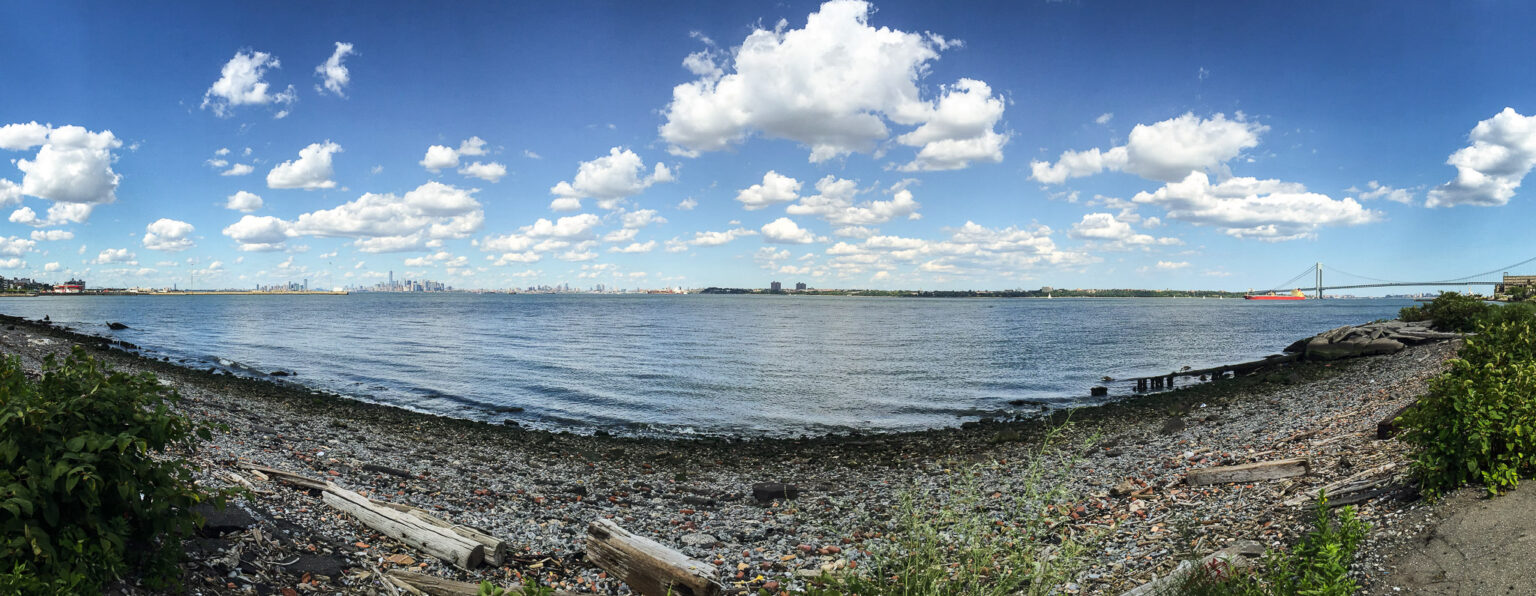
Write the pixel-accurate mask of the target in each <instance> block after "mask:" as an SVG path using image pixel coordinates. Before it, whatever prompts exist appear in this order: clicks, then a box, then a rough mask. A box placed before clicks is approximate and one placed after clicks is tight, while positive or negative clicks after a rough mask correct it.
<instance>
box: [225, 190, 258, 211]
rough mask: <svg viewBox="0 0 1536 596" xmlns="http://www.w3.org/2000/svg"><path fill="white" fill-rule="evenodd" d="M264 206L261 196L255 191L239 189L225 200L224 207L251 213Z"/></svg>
mask: <svg viewBox="0 0 1536 596" xmlns="http://www.w3.org/2000/svg"><path fill="white" fill-rule="evenodd" d="M261 206H262V201H261V196H260V195H257V194H256V193H253V192H247V191H243V190H242V191H239V192H236V193H235V194H232V195H229V197H228V198H227V199H225V201H224V208H225V209H230V210H233V211H241V212H245V213H250V212H252V211H255V210H257V209H260V208H261Z"/></svg>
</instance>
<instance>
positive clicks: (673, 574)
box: [587, 519, 720, 596]
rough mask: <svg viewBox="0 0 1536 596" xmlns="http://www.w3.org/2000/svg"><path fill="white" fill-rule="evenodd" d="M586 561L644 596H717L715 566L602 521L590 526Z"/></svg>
mask: <svg viewBox="0 0 1536 596" xmlns="http://www.w3.org/2000/svg"><path fill="white" fill-rule="evenodd" d="M587 561H589V562H591V563H592V564H593V565H596V566H598V567H600V568H602V569H604V570H606V571H607V572H609V573H612V574H613V575H614V576H615V577H618V578H619V579H620V580H623V582H624V583H626V584H629V587H630V589H632V590H634V591H635V592H638V593H640V594H642V595H643V596H667V595H668V594H672V595H675V596H716V595H718V594H719V593H720V586H719V584H716V583H715V577H716V571H715V568H714V566H712V565H708V564H706V563H703V562H700V561H695V560H693V559H690V558H688V557H687V556H686V555H684V554H682V553H680V552H677V551H675V550H672V549H670V548H667V547H665V546H662V545H661V544H660V543H658V542H656V541H655V540H651V539H649V538H644V537H641V536H636V535H634V534H631V533H630V532H629V531H628V530H625V529H624V528H621V527H619V525H618V524H616V523H613V520H608V519H599V520H596V521H593V522H592V523H591V524H590V525H588V526H587Z"/></svg>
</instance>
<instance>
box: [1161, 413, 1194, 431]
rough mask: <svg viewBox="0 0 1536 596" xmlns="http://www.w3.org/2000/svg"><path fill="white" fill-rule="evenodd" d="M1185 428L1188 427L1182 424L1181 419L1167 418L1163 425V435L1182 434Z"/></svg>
mask: <svg viewBox="0 0 1536 596" xmlns="http://www.w3.org/2000/svg"><path fill="white" fill-rule="evenodd" d="M1187 426H1188V425H1186V424H1184V419H1183V418H1179V417H1177V416H1175V417H1173V418H1169V419H1168V421H1167V422H1164V423H1163V434H1165V435H1171V434H1174V433H1177V432H1182V431H1183V430H1184V429H1185V428H1186V427H1187Z"/></svg>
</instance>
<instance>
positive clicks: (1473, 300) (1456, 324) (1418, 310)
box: [1397, 292, 1496, 332]
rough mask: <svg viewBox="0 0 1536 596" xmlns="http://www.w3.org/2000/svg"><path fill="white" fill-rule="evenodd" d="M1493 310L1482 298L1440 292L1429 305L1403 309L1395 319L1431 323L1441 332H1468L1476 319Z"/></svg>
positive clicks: (1475, 322) (1475, 323)
mask: <svg viewBox="0 0 1536 596" xmlns="http://www.w3.org/2000/svg"><path fill="white" fill-rule="evenodd" d="M1493 308H1496V307H1494V306H1493V305H1491V304H1488V303H1487V302H1485V301H1484V300H1483V299H1482V298H1477V297H1473V296H1467V295H1465V294H1458V293H1456V292H1441V293H1440V296H1439V297H1437V298H1435V299H1434V300H1433V301H1431V302H1430V303H1429V304H1425V305H1423V306H1409V307H1406V308H1403V309H1402V310H1401V311H1398V317H1397V318H1399V319H1402V320H1404V321H1432V322H1433V326H1434V328H1436V329H1439V330H1441V331H1459V332H1468V331H1472V329H1473V328H1474V327H1475V326H1476V325H1477V320H1478V318H1480V317H1482V316H1484V315H1486V314H1488V311H1489V310H1490V309H1493Z"/></svg>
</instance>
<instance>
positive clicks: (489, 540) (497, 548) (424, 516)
mask: <svg viewBox="0 0 1536 596" xmlns="http://www.w3.org/2000/svg"><path fill="white" fill-rule="evenodd" d="M369 502H370V503H373V504H374V505H377V506H380V507H388V508H390V509H394V510H395V511H399V512H401V513H407V514H410V515H413V516H415V517H416V518H418V519H420V520H421V521H424V522H427V523H429V524H432V525H434V526H437V527H439V528H444V529H447V530H449V531H452V532H453V533H455V534H458V535H460V536H463V537H465V538H468V539H470V540H473V541H475V542H478V543H480V545H482V546H484V547H485V563H486V564H487V565H491V566H497V565H501V562H502V561H505V560H506V559H507V555H508V552H509V550H510V549H509V548H508V547H507V543H506V542H504V541H502V540H500V539H497V538H496V537H494V536H491V535H490V534H486V533H485V532H482V531H480V530H478V529H475V528H471V527H469V526H461V525H459V524H455V523H453V522H450V521H447V520H445V519H442V518H440V517H437V516H435V515H432V513H431V512H429V511H427V510H425V509H422V508H419V507H412V506H410V505H406V504H403V503H390V502H387V501H379V500H375V499H369Z"/></svg>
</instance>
